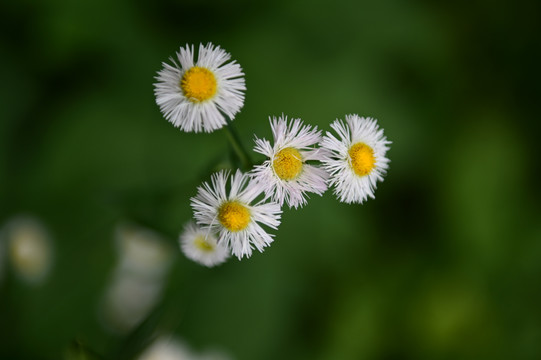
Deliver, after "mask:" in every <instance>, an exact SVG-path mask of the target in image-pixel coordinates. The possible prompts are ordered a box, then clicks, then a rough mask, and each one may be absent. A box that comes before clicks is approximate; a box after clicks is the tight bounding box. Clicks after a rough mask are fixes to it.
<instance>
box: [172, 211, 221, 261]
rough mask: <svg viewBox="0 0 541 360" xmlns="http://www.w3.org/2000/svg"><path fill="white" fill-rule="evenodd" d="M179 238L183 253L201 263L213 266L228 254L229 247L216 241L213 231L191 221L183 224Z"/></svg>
mask: <svg viewBox="0 0 541 360" xmlns="http://www.w3.org/2000/svg"><path fill="white" fill-rule="evenodd" d="M179 240H180V247H181V249H182V252H184V255H186V257H187V258H189V259H191V260H193V261H195V262H197V263H199V264H201V265H205V266H208V267H213V266H216V265H219V264H222V263H223V262H225V261H226V260H227V259H228V258H229V256H230V253H229V249H227V248H226V247H225V246H223V245H222V244H221V243H218V242H217V239H216V236H215V235H214V234H213V233H211V232H209V231H208V230H203V229H201V228H200V227H199V226H197V225H195V224H194V223H193V222H191V221H190V222H189V223H188V224H186V225H185V226H184V231H183V232H182V234H181V235H180V239H179Z"/></svg>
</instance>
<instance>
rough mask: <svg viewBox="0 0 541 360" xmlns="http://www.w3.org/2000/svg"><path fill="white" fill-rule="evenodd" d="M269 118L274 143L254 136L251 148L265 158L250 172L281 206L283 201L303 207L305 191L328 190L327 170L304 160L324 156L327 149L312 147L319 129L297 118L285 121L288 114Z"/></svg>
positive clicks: (318, 134) (317, 136) (316, 140)
mask: <svg viewBox="0 0 541 360" xmlns="http://www.w3.org/2000/svg"><path fill="white" fill-rule="evenodd" d="M269 120H270V125H271V129H272V136H273V140H274V144H273V145H271V143H270V142H269V141H268V140H266V139H258V138H256V139H255V144H256V145H255V147H254V151H255V152H258V153H260V154H263V155H265V156H267V158H268V160H266V161H265V162H263V164H261V165H258V166H256V167H255V168H254V170H252V172H251V175H252V176H253V178H254V180H256V181H258V182H259V183H260V184H261V186H262V187H263V189H264V191H265V195H266V196H267V197H271V198H272V200H273V201H276V202H277V203H278V204H280V206H281V205H282V204H283V203H284V201H285V202H286V203H287V205H288V206H289V207H290V208H291V207H294V208H297V207H299V206H301V207H302V206H303V205H305V204H306V198H307V195H306V193H308V192H312V193H316V194H318V195H321V194H323V193H324V192H325V191H326V190H327V184H326V180H327V178H328V174H327V172H326V171H325V170H323V169H320V168H318V167H317V166H314V165H309V164H307V163H306V162H307V161H322V160H324V159H326V158H327V153H328V152H327V151H326V150H324V149H320V148H316V147H315V145H316V144H318V143H319V141H320V140H321V131H318V130H317V127H314V128H312V126H309V125H303V123H302V121H301V120H300V119H292V120H291V121H289V122H288V120H287V116H286V117H284V116H281V117H280V118H278V119H277V118H276V117H273V118H272V119H269Z"/></svg>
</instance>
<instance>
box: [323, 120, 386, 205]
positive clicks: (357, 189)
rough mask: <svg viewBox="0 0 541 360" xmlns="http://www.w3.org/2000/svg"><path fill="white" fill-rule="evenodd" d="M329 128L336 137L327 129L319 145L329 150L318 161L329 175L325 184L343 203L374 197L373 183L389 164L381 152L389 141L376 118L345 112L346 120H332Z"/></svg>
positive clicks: (380, 177) (381, 178) (384, 151)
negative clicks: (324, 157) (327, 157)
mask: <svg viewBox="0 0 541 360" xmlns="http://www.w3.org/2000/svg"><path fill="white" fill-rule="evenodd" d="M331 127H332V128H333V129H334V130H335V131H336V132H337V133H338V136H339V138H336V137H335V136H334V135H333V134H331V133H329V132H327V133H326V135H325V136H324V137H323V140H322V141H321V147H323V148H325V149H328V150H329V151H331V152H332V155H331V156H330V158H329V159H326V160H323V161H322V162H323V164H324V168H325V169H326V170H327V171H328V172H329V173H330V175H331V178H330V180H329V184H330V185H333V186H335V189H334V193H335V194H336V195H337V197H338V199H339V200H340V201H341V202H345V203H363V202H364V201H365V200H366V199H367V198H368V197H371V198H374V191H375V189H376V183H377V182H378V181H383V176H384V175H385V174H386V172H387V168H388V167H389V165H388V163H389V159H388V158H386V157H385V154H386V152H387V150H389V147H388V145H389V144H391V142H390V141H387V138H386V137H385V136H384V135H383V129H380V128H379V126H378V124H377V122H376V120H374V119H371V118H363V117H359V115H356V114H354V115H346V123H344V122H343V121H342V120H336V121H334V122H333V123H332V124H331Z"/></svg>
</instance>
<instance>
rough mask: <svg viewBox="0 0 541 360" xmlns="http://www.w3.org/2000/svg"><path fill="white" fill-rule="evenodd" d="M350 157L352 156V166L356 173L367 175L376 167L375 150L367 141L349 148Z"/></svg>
mask: <svg viewBox="0 0 541 360" xmlns="http://www.w3.org/2000/svg"><path fill="white" fill-rule="evenodd" d="M349 157H350V158H351V167H352V168H353V171H355V174H357V175H359V176H365V175H368V174H370V172H371V171H372V170H373V169H374V168H375V167H376V158H375V157H374V150H373V149H372V148H371V147H370V146H368V145H366V144H365V143H356V144H354V145H353V146H352V147H350V148H349Z"/></svg>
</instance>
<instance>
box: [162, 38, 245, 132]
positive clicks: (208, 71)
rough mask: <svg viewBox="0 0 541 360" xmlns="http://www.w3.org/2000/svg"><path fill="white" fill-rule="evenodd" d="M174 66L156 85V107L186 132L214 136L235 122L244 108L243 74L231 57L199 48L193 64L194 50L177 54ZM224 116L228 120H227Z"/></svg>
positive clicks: (211, 47) (213, 49) (215, 49)
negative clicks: (230, 121) (236, 115)
mask: <svg viewBox="0 0 541 360" xmlns="http://www.w3.org/2000/svg"><path fill="white" fill-rule="evenodd" d="M176 55H177V59H178V63H177V61H175V60H174V59H173V58H170V60H171V62H172V63H173V65H170V64H167V63H162V64H163V69H162V70H161V71H159V72H158V76H156V80H157V83H156V84H154V87H155V89H154V94H155V95H156V103H157V104H158V106H159V107H160V110H161V112H162V113H163V114H164V116H165V118H166V119H167V120H168V121H169V122H171V123H173V125H174V126H175V127H180V129H181V130H183V131H187V132H190V131H194V132H201V131H203V130H204V131H206V132H212V131H214V130H216V129H219V128H221V127H222V126H224V125H226V123H227V121H226V118H225V116H227V117H228V118H229V119H231V120H233V118H234V117H235V114H237V113H238V112H239V111H240V109H241V108H242V106H243V105H244V93H243V91H244V90H246V86H245V84H244V73H243V72H242V69H241V67H240V65H239V64H237V63H236V61H231V62H229V63H226V62H227V61H228V60H229V59H230V58H231V55H230V54H229V53H227V52H225V51H224V50H223V49H221V48H220V47H219V46H216V47H215V46H214V45H212V44H210V43H209V44H207V45H206V46H203V44H200V45H199V56H198V59H197V61H196V62H195V63H194V47H193V45H192V46H189V45H186V47H185V48H182V47H181V48H180V50H179V52H177V54H176ZM224 115H225V116H224Z"/></svg>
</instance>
